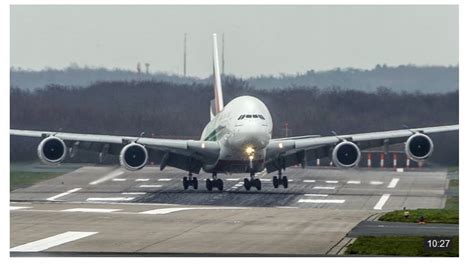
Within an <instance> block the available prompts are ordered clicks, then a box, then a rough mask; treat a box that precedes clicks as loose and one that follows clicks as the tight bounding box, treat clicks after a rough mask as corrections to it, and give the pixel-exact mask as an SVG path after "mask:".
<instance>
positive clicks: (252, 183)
mask: <svg viewBox="0 0 474 264" xmlns="http://www.w3.org/2000/svg"><path fill="white" fill-rule="evenodd" d="M244 187H245V190H247V191H249V190H250V188H252V187H255V188H256V189H257V190H258V191H260V190H261V189H262V182H261V181H260V179H257V178H255V173H251V174H250V179H249V178H245V179H244Z"/></svg>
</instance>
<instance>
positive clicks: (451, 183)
mask: <svg viewBox="0 0 474 264" xmlns="http://www.w3.org/2000/svg"><path fill="white" fill-rule="evenodd" d="M449 188H459V180H458V179H453V180H450V181H449Z"/></svg>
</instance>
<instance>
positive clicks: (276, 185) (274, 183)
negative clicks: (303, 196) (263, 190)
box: [273, 176, 280, 188]
mask: <svg viewBox="0 0 474 264" xmlns="http://www.w3.org/2000/svg"><path fill="white" fill-rule="evenodd" d="M278 185H280V182H279V181H278V177H277V176H273V187H274V188H278Z"/></svg>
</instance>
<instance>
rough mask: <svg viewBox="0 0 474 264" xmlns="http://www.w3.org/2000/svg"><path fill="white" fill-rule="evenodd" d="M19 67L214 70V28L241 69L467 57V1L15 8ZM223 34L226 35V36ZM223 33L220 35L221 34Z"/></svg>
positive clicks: (273, 70) (14, 56) (13, 41)
mask: <svg viewBox="0 0 474 264" xmlns="http://www.w3.org/2000/svg"><path fill="white" fill-rule="evenodd" d="M10 10H11V13H10V15H11V16H10V21H11V24H10V29H11V33H10V36H11V37H10V49H11V51H10V52H11V65H12V66H15V67H22V68H30V69H42V68H44V67H52V68H63V67H65V66H68V65H70V64H71V63H72V62H75V63H77V64H79V65H80V66H83V65H89V66H104V67H107V68H115V67H117V68H124V69H135V68H136V64H137V62H142V63H144V62H149V63H150V64H151V67H150V68H151V70H152V71H165V72H173V73H175V72H177V71H178V70H179V72H182V69H183V36H184V33H185V32H187V34H188V63H187V69H188V75H194V76H200V77H204V76H208V75H209V74H211V73H212V68H211V65H212V64H211V54H212V46H211V45H212V36H211V35H212V33H213V32H216V33H218V34H221V33H225V72H226V73H232V74H235V75H237V76H243V77H248V76H255V75H260V74H280V73H290V74H293V73H297V72H305V71H307V70H308V69H314V70H327V69H333V68H336V67H341V68H345V67H356V68H366V69H369V68H373V67H374V65H376V64H383V63H386V64H387V65H399V64H409V63H411V64H417V65H455V64H458V61H459V59H458V52H459V51H458V39H459V37H458V7H457V6H12V7H11V9H10ZM220 37H221V36H220V35H219V38H220ZM219 41H220V39H219Z"/></svg>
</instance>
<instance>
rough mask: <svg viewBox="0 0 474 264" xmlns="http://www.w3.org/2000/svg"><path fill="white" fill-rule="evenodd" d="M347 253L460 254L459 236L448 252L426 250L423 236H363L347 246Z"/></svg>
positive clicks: (396, 254) (400, 254)
mask: <svg viewBox="0 0 474 264" xmlns="http://www.w3.org/2000/svg"><path fill="white" fill-rule="evenodd" d="M344 254H346V255H372V256H373V255H385V256H432V257H435V256H439V257H457V256H459V237H454V240H453V248H452V250H451V251H448V252H425V251H424V249H423V237H419V236H412V237H373V236H361V237H358V238H357V239H356V241H355V242H354V243H353V244H351V245H349V246H348V247H347V250H346V251H345V253H344Z"/></svg>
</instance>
